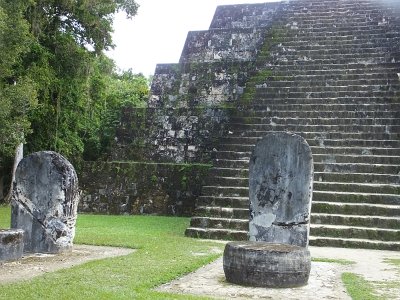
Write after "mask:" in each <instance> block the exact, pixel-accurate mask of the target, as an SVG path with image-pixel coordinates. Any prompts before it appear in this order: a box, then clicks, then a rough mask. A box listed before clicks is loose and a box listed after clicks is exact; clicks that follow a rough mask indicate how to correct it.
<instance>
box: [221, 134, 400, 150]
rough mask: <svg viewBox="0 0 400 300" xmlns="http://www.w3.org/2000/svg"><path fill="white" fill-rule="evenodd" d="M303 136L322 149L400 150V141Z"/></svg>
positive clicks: (247, 140) (244, 140)
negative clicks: (385, 148)
mask: <svg viewBox="0 0 400 300" xmlns="http://www.w3.org/2000/svg"><path fill="white" fill-rule="evenodd" d="M301 136H303V137H305V138H306V139H307V142H308V144H309V145H310V146H320V147H324V146H325V147H341V146H344V147H349V146H354V147H377V148H384V147H390V148H400V141H399V140H372V139H371V140H366V139H351V140H344V139H343V138H342V139H326V138H318V136H316V135H314V137H315V138H316V139H314V138H312V139H309V138H307V135H306V134H304V133H301ZM258 139H259V138H257V137H232V136H231V137H226V138H221V144H249V145H255V143H256V142H257V141H258Z"/></svg>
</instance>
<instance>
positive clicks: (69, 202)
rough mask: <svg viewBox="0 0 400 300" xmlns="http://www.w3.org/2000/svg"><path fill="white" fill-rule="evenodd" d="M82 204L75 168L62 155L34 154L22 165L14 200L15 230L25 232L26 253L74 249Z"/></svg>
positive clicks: (12, 217)
mask: <svg viewBox="0 0 400 300" xmlns="http://www.w3.org/2000/svg"><path fill="white" fill-rule="evenodd" d="M78 201H79V190H78V177H77V175H76V172H75V169H74V167H73V166H72V165H71V164H70V163H69V162H68V161H67V160H66V159H65V158H64V157H63V156H61V155H60V154H58V153H55V152H51V151H42V152H36V153H33V154H31V155H29V156H27V157H25V158H24V159H23V160H22V161H21V162H20V163H19V165H18V168H17V171H16V176H15V183H14V187H13V190H12V197H11V209H12V213H11V227H12V228H14V229H23V230H24V231H25V234H24V251H25V252H39V253H58V252H62V251H66V250H69V249H71V247H72V242H73V239H74V235H75V222H76V217H77V207H78Z"/></svg>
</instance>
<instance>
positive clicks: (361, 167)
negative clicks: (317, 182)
mask: <svg viewBox="0 0 400 300" xmlns="http://www.w3.org/2000/svg"><path fill="white" fill-rule="evenodd" d="M241 153H243V152H241ZM241 155H242V154H241ZM313 157H314V169H315V171H316V172H340V173H377V174H382V171H387V172H383V173H384V174H392V175H393V174H396V175H397V174H398V171H400V163H399V162H398V159H399V158H400V157H399V156H394V157H389V156H366V155H361V156H355V157H354V158H353V156H350V155H342V156H340V155H336V156H334V157H333V156H329V155H320V154H314V155H313ZM249 160H250V157H249V156H242V157H240V158H239V157H237V158H235V157H226V158H218V156H217V158H216V159H215V160H214V162H213V165H214V167H218V168H242V169H243V168H248V165H249ZM374 170H375V172H374Z"/></svg>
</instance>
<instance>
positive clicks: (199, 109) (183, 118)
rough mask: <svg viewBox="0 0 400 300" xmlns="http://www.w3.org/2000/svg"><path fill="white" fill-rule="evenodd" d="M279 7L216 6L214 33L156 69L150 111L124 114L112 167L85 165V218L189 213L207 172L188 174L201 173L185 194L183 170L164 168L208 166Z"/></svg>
mask: <svg viewBox="0 0 400 300" xmlns="http://www.w3.org/2000/svg"><path fill="white" fill-rule="evenodd" d="M280 7H281V6H280V5H278V4H276V3H272V4H252V5H236V6H234V7H232V6H223V7H218V8H217V11H216V14H215V16H214V19H213V21H212V24H211V26H210V28H211V29H210V30H207V31H193V32H189V33H188V37H187V40H186V43H185V46H184V49H183V51H182V55H181V58H180V61H179V63H178V64H159V65H157V67H156V71H155V74H154V77H153V82H152V86H151V95H150V98H149V101H148V105H147V107H146V108H144V109H142V108H141V109H126V110H125V111H123V114H122V118H121V121H120V126H119V128H118V130H117V132H116V136H115V139H114V140H115V143H114V145H113V147H112V150H111V151H110V162H96V163H91V162H88V163H86V164H85V165H84V168H83V169H84V171H83V174H82V176H81V182H82V185H83V188H84V195H85V198H84V200H83V202H82V204H81V206H80V211H82V212H98V213H113V214H122V213H128V214H136V213H158V214H178V215H189V214H190V213H191V212H192V210H193V208H194V205H195V200H196V197H197V196H198V195H199V194H200V192H201V186H202V180H203V178H204V177H202V176H200V177H199V176H198V174H200V173H201V174H202V175H204V172H205V171H204V169H201V168H200V169H197V167H191V168H195V170H197V171H196V172H194V173H193V174H189V173H188V174H187V175H185V176H186V178H191V179H190V180H189V181H190V182H191V184H190V185H187V186H185V189H183V190H182V188H181V187H180V186H179V182H180V181H179V178H182V175H181V174H180V173H179V172H178V171H177V169H176V168H179V167H174V166H179V165H166V164H163V163H189V164H193V163H210V162H211V160H212V158H213V155H214V154H215V149H218V148H219V147H218V145H219V143H220V140H221V137H224V136H226V135H227V134H228V133H229V130H228V129H227V128H226V124H228V123H229V120H230V118H231V117H232V116H234V115H235V114H236V113H237V111H238V110H240V108H241V102H240V99H241V96H242V94H243V91H244V89H245V88H246V83H247V81H248V78H249V77H251V76H252V75H253V74H254V68H255V64H256V63H257V56H258V55H259V53H260V51H261V52H262V47H263V43H264V40H265V38H266V36H267V35H268V31H269V29H270V28H269V26H270V25H271V23H272V20H273V18H274V17H275V16H276V15H277V13H278V11H279V9H280ZM114 161H123V162H125V163H115V162H114ZM132 161H137V162H138V161H139V162H152V164H138V163H129V162H132ZM139 166H140V168H141V170H140V171H138V169H137V168H138V167H139ZM167 166H168V167H167ZM194 166H196V165H194ZM121 170H122V171H121ZM166 170H168V171H166ZM119 172H122V173H119ZM125 172H127V173H128V175H125ZM143 172H144V174H145V176H143ZM199 172H200V173H199ZM120 174H124V175H120ZM153 175H154V176H155V177H152V176H153ZM128 178H129V179H128ZM151 178H162V180H161V179H160V180H161V181H156V182H153V181H151ZM192 179H193V180H192ZM131 184H132V186H131ZM182 195H185V196H182ZM146 199H147V200H146ZM154 199H156V200H154ZM149 201H151V202H152V203H150V202H149ZM155 202H157V204H155Z"/></svg>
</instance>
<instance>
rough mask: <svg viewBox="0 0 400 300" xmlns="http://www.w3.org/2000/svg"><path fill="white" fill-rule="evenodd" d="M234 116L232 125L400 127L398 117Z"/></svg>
mask: <svg viewBox="0 0 400 300" xmlns="http://www.w3.org/2000/svg"><path fill="white" fill-rule="evenodd" d="M238 114H239V113H237V115H236V116H232V117H231V118H230V120H231V123H246V124H268V125H286V124H297V125H329V126H332V125H367V126H368V125H400V118H397V117H388V118H380V117H376V118H375V117H362V118H352V117H349V118H335V117H331V118H327V117H324V118H320V117H304V118H300V117H297V116H296V115H294V116H291V117H277V116H272V117H267V116H259V117H253V116H252V117H248V116H244V113H243V116H238Z"/></svg>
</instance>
